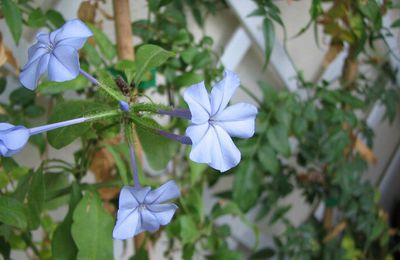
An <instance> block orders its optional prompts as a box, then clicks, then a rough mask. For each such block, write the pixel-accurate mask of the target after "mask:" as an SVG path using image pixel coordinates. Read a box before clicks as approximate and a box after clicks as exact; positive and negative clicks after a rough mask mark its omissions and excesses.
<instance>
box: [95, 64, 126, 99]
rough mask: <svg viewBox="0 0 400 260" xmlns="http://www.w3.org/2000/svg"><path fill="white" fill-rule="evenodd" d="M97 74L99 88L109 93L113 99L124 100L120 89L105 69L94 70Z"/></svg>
mask: <svg viewBox="0 0 400 260" xmlns="http://www.w3.org/2000/svg"><path fill="white" fill-rule="evenodd" d="M96 73H97V75H98V76H99V82H100V87H101V89H102V90H103V91H104V92H106V93H107V94H108V95H110V96H111V97H112V98H114V99H115V100H118V101H119V100H126V98H125V97H124V95H123V94H122V92H121V91H120V89H119V88H118V86H117V84H116V83H115V80H114V79H113V77H112V76H111V74H110V73H108V71H106V70H99V71H97V72H96Z"/></svg>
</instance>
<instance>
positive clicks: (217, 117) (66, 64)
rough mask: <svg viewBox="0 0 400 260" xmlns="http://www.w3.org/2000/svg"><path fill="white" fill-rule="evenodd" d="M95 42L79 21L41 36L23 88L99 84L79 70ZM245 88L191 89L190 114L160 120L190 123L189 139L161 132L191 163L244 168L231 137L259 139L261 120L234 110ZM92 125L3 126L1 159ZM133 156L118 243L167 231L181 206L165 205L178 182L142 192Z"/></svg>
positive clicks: (234, 82)
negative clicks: (32, 141) (186, 149)
mask: <svg viewBox="0 0 400 260" xmlns="http://www.w3.org/2000/svg"><path fill="white" fill-rule="evenodd" d="M90 36H92V32H91V31H90V30H89V29H88V28H87V27H86V25H85V24H84V23H83V22H81V21H80V20H78V19H74V20H70V21H68V22H67V23H65V24H64V25H63V26H62V27H61V28H59V29H58V30H56V31H54V32H50V33H44V32H41V33H39V34H38V35H37V37H36V38H37V43H35V44H34V45H33V46H32V47H30V48H29V51H28V62H27V64H26V65H25V66H24V67H23V70H22V72H21V74H20V81H21V83H22V84H23V86H25V87H26V88H28V89H31V90H34V89H35V88H36V87H37V84H38V81H39V79H40V77H41V76H42V75H43V74H44V73H45V72H46V71H48V79H49V80H51V81H66V80H71V79H74V78H75V77H77V76H78V75H79V74H82V75H83V76H85V77H86V78H88V79H89V80H90V81H91V82H92V83H94V84H98V82H97V80H96V79H95V78H94V77H92V76H91V75H89V74H88V73H86V72H84V71H83V70H81V69H80V66H79V55H78V49H80V48H81V47H82V46H83V45H84V43H85V41H86V40H87V38H88V37H90ZM239 85H240V81H239V78H238V76H237V75H236V74H235V73H234V72H232V71H228V70H226V71H225V72H224V77H223V79H222V80H221V81H220V82H218V83H217V84H216V85H215V86H214V87H213V88H212V91H211V93H210V94H209V93H208V92H207V90H206V88H205V85H204V82H200V83H198V84H195V85H193V86H191V87H189V88H187V89H186V90H185V92H184V100H185V101H186V103H187V104H188V106H189V110H187V109H175V110H168V111H166V110H159V111H158V113H160V114H165V115H170V116H175V117H179V118H184V119H188V120H190V121H191V124H190V126H189V127H188V128H187V130H186V135H187V136H179V135H176V134H172V133H167V132H164V131H161V130H160V131H159V134H160V135H162V136H165V137H167V138H171V139H173V140H176V141H178V142H181V143H184V144H190V145H192V150H191V152H190V159H191V160H193V161H195V162H198V163H206V164H208V165H209V166H210V167H212V168H214V169H216V170H219V171H221V172H225V171H227V170H229V169H231V168H233V167H235V166H236V165H237V164H238V163H239V162H240V159H241V154H240V151H239V149H238V148H237V147H236V146H235V144H234V142H233V141H232V138H231V137H239V138H249V137H251V136H253V134H254V129H255V118H256V115H257V108H256V107H255V106H253V105H251V104H247V103H239V104H235V105H232V106H228V103H229V100H230V99H231V97H232V96H233V94H234V93H235V91H236V90H237V88H238V87H239ZM119 109H120V110H121V111H122V112H124V113H126V112H129V109H130V107H129V104H128V103H127V102H125V101H119ZM89 120H91V118H90V117H82V118H77V119H72V120H68V121H63V122H59V123H55V124H49V125H44V126H39V127H35V128H26V127H24V126H14V125H11V124H9V123H0V155H1V156H5V157H7V156H13V155H15V154H16V153H18V152H19V151H21V150H22V149H23V147H24V146H25V145H26V143H27V142H28V139H29V137H30V136H31V135H34V134H39V133H43V132H46V131H50V130H53V129H56V128H60V127H65V126H70V125H73V124H78V123H82V122H86V121H89ZM130 154H131V164H132V171H133V179H134V184H135V185H134V187H129V186H126V187H123V188H122V190H121V192H120V197H119V209H118V213H117V223H116V225H115V228H114V231H113V237H114V238H115V239H128V238H131V237H133V236H135V235H137V234H139V233H141V232H143V231H150V232H154V231H156V230H158V229H159V228H160V226H161V225H167V224H168V223H169V222H170V221H171V219H172V217H173V215H174V213H175V211H176V209H177V206H176V205H174V204H170V203H165V202H167V201H169V200H171V199H174V198H177V197H179V196H180V192H179V188H178V186H177V185H176V184H175V182H174V181H168V182H167V183H165V184H163V185H162V186H160V187H159V188H157V189H155V190H151V188H150V187H141V186H140V183H139V178H138V176H137V169H136V162H135V155H134V149H133V145H132V143H130Z"/></svg>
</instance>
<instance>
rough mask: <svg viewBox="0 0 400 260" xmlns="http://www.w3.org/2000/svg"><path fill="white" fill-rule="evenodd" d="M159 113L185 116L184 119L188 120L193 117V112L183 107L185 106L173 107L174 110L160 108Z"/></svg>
mask: <svg viewBox="0 0 400 260" xmlns="http://www.w3.org/2000/svg"><path fill="white" fill-rule="evenodd" d="M157 113H159V114H162V115H168V116H174V117H179V118H183V119H187V120H190V119H191V118H192V113H190V110H189V109H183V108H177V109H173V110H164V109H160V110H158V111H157Z"/></svg>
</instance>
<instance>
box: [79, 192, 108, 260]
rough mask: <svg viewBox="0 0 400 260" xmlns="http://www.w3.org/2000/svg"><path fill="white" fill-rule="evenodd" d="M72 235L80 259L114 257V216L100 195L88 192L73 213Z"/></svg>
mask: <svg viewBox="0 0 400 260" xmlns="http://www.w3.org/2000/svg"><path fill="white" fill-rule="evenodd" d="M72 218H73V223H72V229H71V231H72V237H73V239H74V241H75V243H76V246H77V247H78V257H77V258H78V259H93V260H95V259H113V240H112V230H113V226H114V220H113V218H112V217H111V216H110V215H109V214H108V213H107V211H106V210H105V209H104V208H103V206H102V201H101V199H100V196H99V195H98V194H97V193H95V192H87V193H86V194H85V195H84V196H83V198H82V199H81V201H80V202H79V204H78V205H77V206H76V208H75V211H74V214H73V217H72Z"/></svg>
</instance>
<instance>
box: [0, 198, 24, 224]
mask: <svg viewBox="0 0 400 260" xmlns="http://www.w3.org/2000/svg"><path fill="white" fill-rule="evenodd" d="M0 221H1V222H3V223H4V224H6V225H10V226H13V227H17V228H21V229H25V228H26V227H27V226H28V220H27V216H26V211H25V208H24V205H23V204H22V203H21V202H19V201H18V200H16V199H14V198H10V197H6V196H1V197H0Z"/></svg>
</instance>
